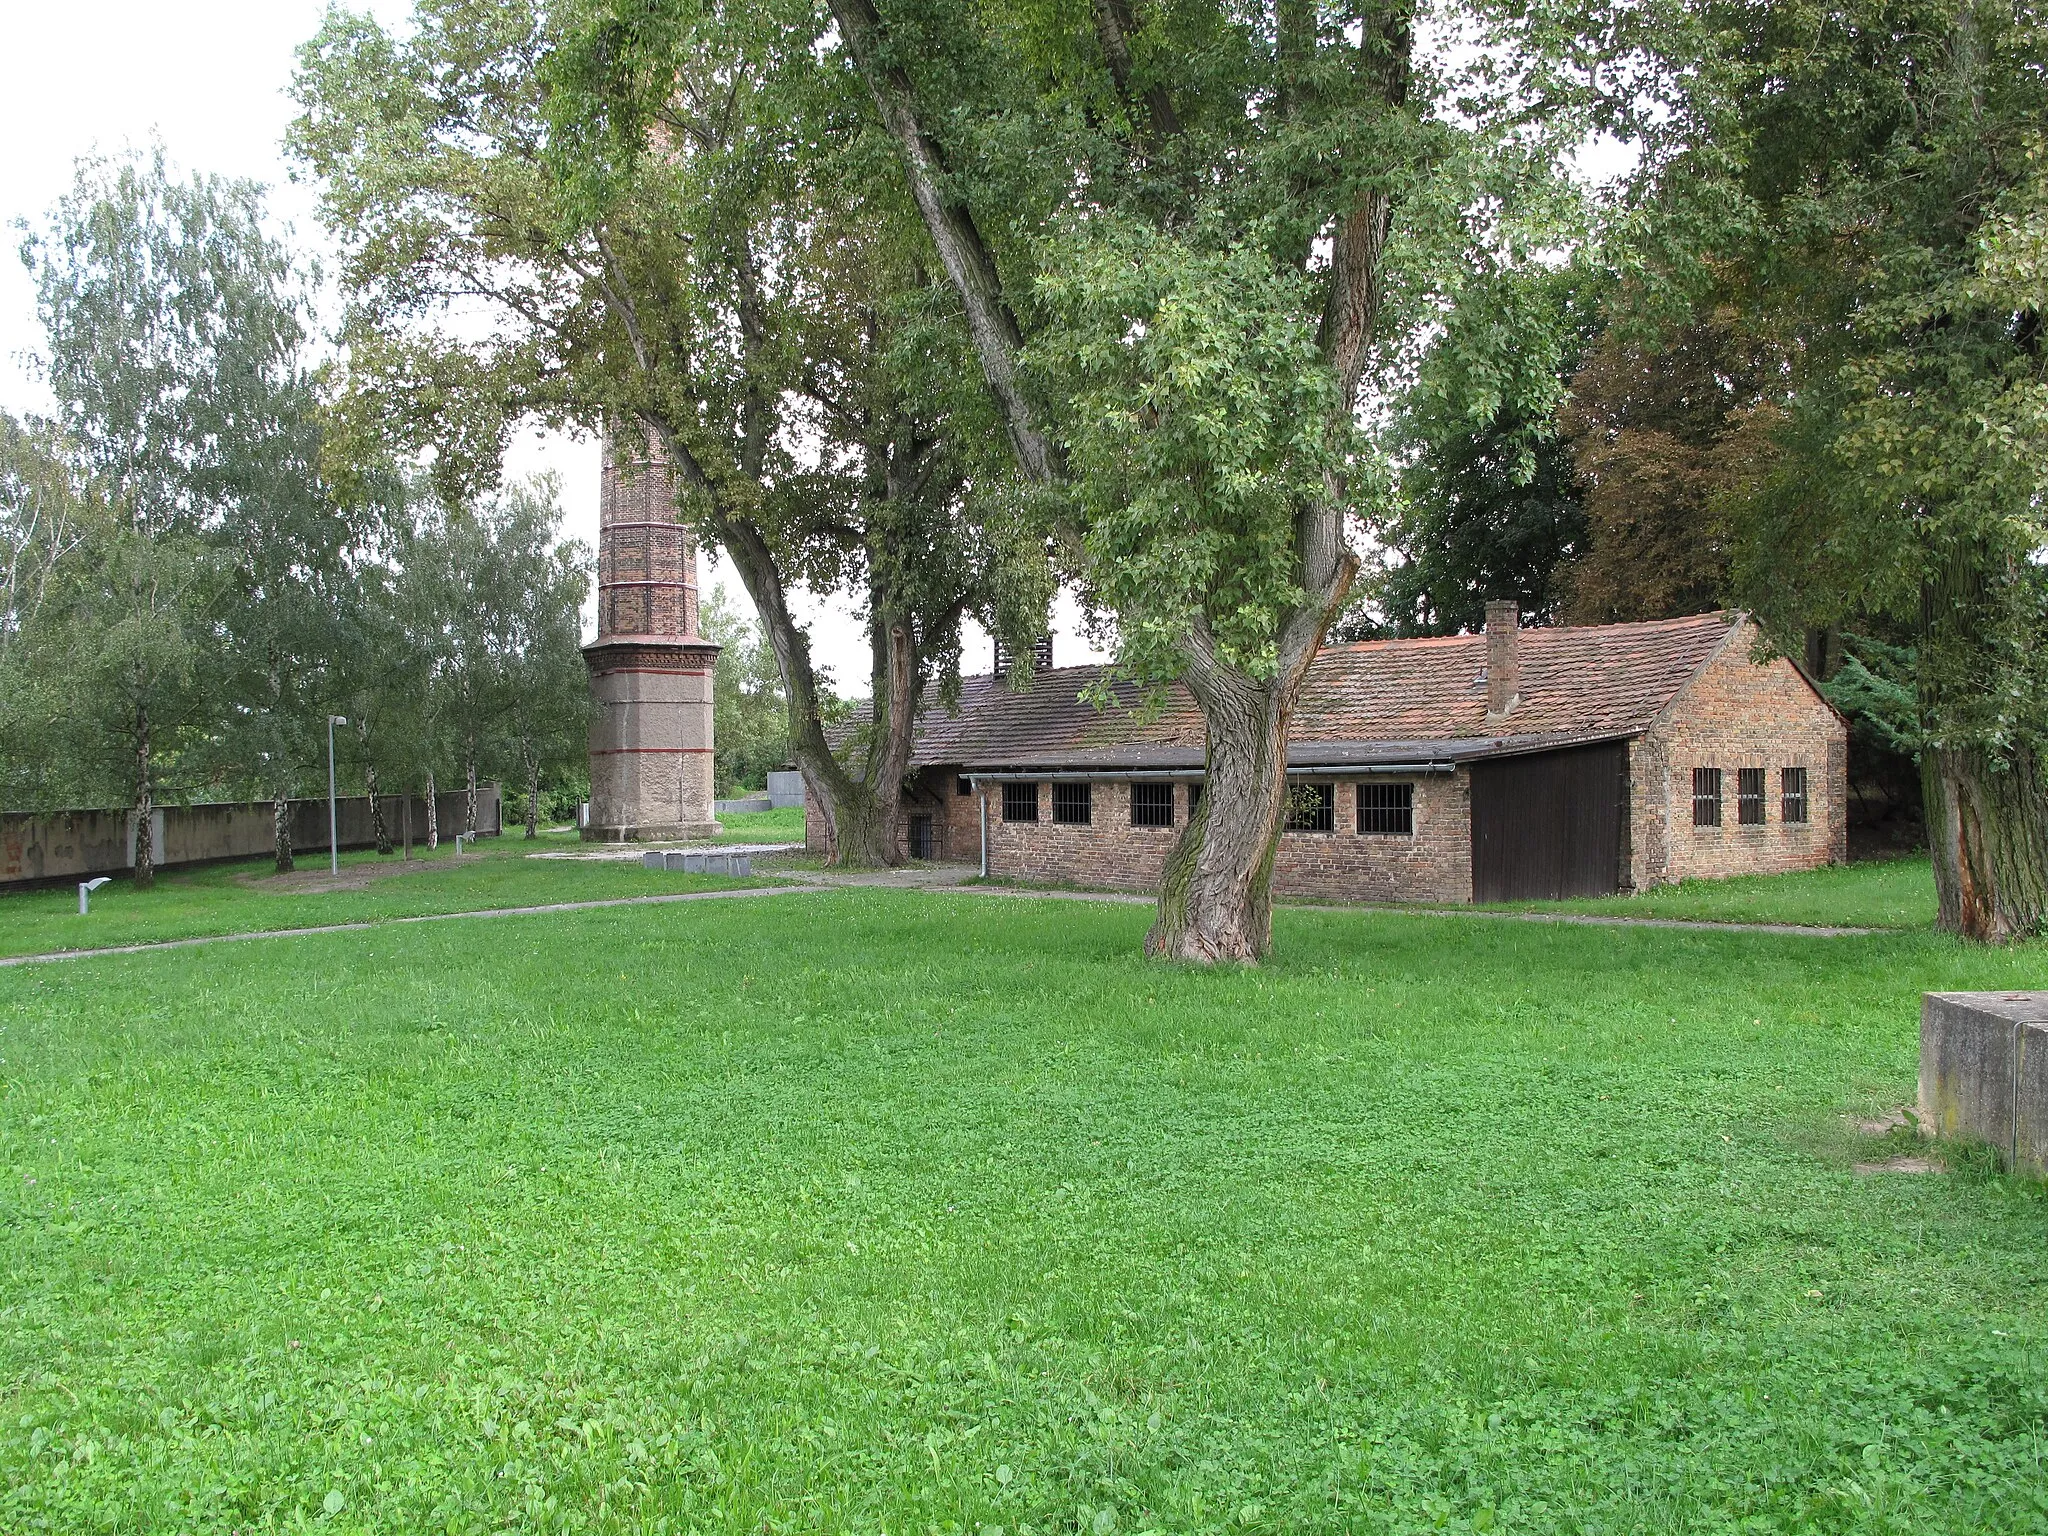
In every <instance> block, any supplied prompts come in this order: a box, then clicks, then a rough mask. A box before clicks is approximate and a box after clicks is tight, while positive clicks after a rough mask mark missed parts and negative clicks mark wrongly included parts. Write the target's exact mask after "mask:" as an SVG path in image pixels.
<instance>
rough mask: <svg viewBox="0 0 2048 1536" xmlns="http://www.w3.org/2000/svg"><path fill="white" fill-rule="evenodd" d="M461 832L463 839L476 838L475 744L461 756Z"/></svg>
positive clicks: (470, 745)
mask: <svg viewBox="0 0 2048 1536" xmlns="http://www.w3.org/2000/svg"><path fill="white" fill-rule="evenodd" d="M462 831H463V835H464V836H465V837H475V836H476V743H475V742H471V743H470V744H469V750H468V751H467V752H465V753H464V754H463V763H462Z"/></svg>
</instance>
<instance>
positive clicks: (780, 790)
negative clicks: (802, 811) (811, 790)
mask: <svg viewBox="0 0 2048 1536" xmlns="http://www.w3.org/2000/svg"><path fill="white" fill-rule="evenodd" d="M768 799H769V802H770V804H771V805H773V807H774V808H775V809H776V810H778V811H786V810H788V809H789V808H790V807H792V806H796V807H801V806H802V805H803V803H804V776H803V774H802V773H800V772H799V771H798V770H796V769H794V768H778V769H776V770H775V772H773V773H771V774H769V775H768Z"/></svg>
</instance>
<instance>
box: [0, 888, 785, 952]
mask: <svg viewBox="0 0 2048 1536" xmlns="http://www.w3.org/2000/svg"><path fill="white" fill-rule="evenodd" d="M823 889H825V887H823V886H818V885H756V886H749V887H746V888H744V889H742V890H737V891H676V892H674V893H673V894H671V895H667V896H614V897H611V898H609V899H608V900H604V901H555V902H549V903H548V904H547V905H546V906H541V907H480V908H477V909H475V910H474V911H468V912H423V913H420V914H419V915H418V916H416V917H377V918H369V919H366V920H365V921H363V922H360V923H323V924H321V925H320V926H319V927H317V928H263V929H258V930H256V931H254V932H251V933H206V934H199V935H196V936H194V937H192V938H189V939H158V940H156V941H154V942H153V943H148V944H110V945H108V946H107V947H106V948H104V949H56V950H50V951H47V952H45V953H43V954H40V955H6V956H0V967H4V966H10V965H46V964H48V963H49V962H50V961H53V960H94V959H98V958H99V957H100V956H102V955H146V954H149V953H151V952H153V951H155V950H159V949H193V948H196V947H197V946H199V945H201V944H240V943H242V942H243V941H245V940H248V939H301V938H304V937H306V936H307V935H308V934H315V933H362V932H364V931H366V930H368V929H371V928H395V927H397V926H399V925H400V924H402V923H448V922H453V921H455V919H457V918H463V917H537V916H540V915H542V914H545V913H549V912H592V911H596V910H597V909H598V908H601V907H653V906H661V905H664V904H666V903H669V902H677V901H726V900H731V899H735V898H741V897H749V896H791V895H809V894H811V893H813V892H815V891H820V890H823Z"/></svg>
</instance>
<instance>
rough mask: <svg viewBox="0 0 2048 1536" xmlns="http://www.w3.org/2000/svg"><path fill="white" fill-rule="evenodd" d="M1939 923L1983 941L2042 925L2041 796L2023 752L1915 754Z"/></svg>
mask: <svg viewBox="0 0 2048 1536" xmlns="http://www.w3.org/2000/svg"><path fill="white" fill-rule="evenodd" d="M1920 782H1921V790H1922V792H1923V794H1924V795H1925V797H1926V803H1927V842H1928V846H1929V847H1930V848H1931V849H1932V851H1933V854H1934V889H1935V893H1936V895H1937V897H1938V899H1939V912H1940V916H1939V919H1938V922H1939V926H1940V928H1941V930H1942V931H1943V932H1944V933H1953V934H1957V935H1959V936H1961V937H1962V938H1966V939H1974V940H1976V941H1978V942H1979V943H1984V944H2007V943H2011V942H2012V941H2014V940H2016V939H2031V938H2034V937H2036V936H2037V935H2039V934H2040V933H2042V932H2043V929H2044V924H2048V792H2044V790H2043V787H2042V779H2041V764H2040V761H2039V760H2038V759H2037V758H2036V757H2035V755H2034V754H2033V753H2032V752H2029V751H2026V750H2024V749H2022V750H2020V751H2016V752H2012V753H2008V754H1994V753H1993V752H1991V751H1990V750H1988V749H1986V748H1983V747H1929V748H1927V749H1926V750H1924V751H1923V752H1922V753H1921V757H1920Z"/></svg>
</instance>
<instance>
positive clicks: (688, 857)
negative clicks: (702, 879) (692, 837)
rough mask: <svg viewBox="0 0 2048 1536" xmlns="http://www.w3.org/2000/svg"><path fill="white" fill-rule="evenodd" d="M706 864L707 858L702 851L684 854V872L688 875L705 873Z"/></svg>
mask: <svg viewBox="0 0 2048 1536" xmlns="http://www.w3.org/2000/svg"><path fill="white" fill-rule="evenodd" d="M704 865H705V858H704V855H703V854H701V853H686V854H684V855H683V873H684V874H686V875H701V874H703V873H704Z"/></svg>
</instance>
